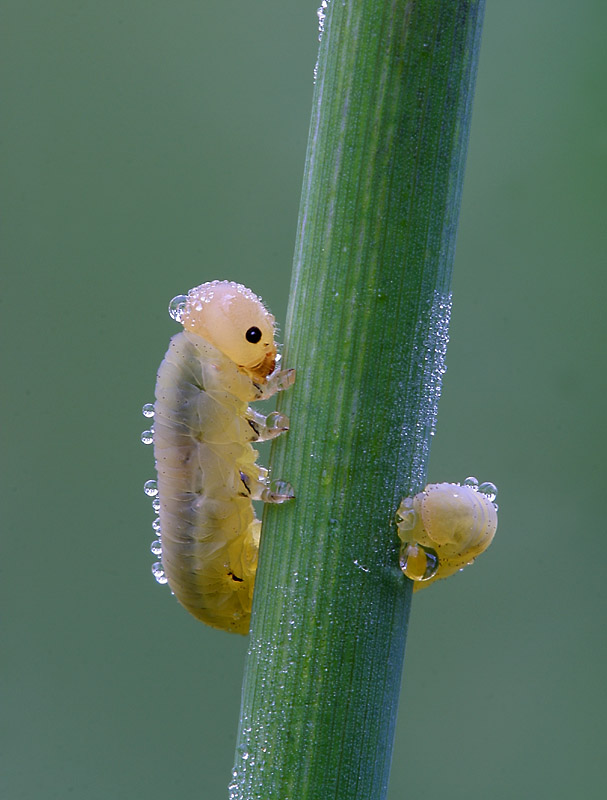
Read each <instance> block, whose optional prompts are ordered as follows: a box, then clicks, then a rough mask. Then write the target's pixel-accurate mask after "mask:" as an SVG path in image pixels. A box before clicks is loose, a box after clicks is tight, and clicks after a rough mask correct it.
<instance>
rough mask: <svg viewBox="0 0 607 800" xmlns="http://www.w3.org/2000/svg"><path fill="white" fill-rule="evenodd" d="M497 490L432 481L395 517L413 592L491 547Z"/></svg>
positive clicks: (403, 565)
mask: <svg viewBox="0 0 607 800" xmlns="http://www.w3.org/2000/svg"><path fill="white" fill-rule="evenodd" d="M496 495H497V489H496V488H495V486H494V485H493V484H492V483H482V484H481V485H480V486H479V485H478V481H477V480H476V478H466V480H465V481H464V483H463V484H462V485H460V484H459V483H430V484H428V486H426V488H425V489H424V490H423V491H422V492H419V493H418V494H416V495H415V496H414V497H406V498H405V499H404V500H403V501H402V503H401V504H400V506H399V509H398V511H397V518H396V520H397V521H396V527H397V529H398V536H399V538H400V540H401V541H402V545H401V549H400V567H401V569H402V571H403V572H404V573H405V575H406V576H407V577H408V578H411V580H413V581H415V585H414V587H413V588H414V590H417V589H421V588H423V587H424V586H428V585H429V584H430V583H433V582H434V581H437V580H439V579H440V578H448V577H449V575H453V573H454V572H458V571H459V570H461V569H463V568H464V567H465V566H466V565H468V564H471V563H472V562H473V561H474V559H475V558H476V557H477V556H478V555H480V554H481V553H482V552H483V551H484V550H486V549H487V548H488V547H489V545H490V544H491V542H492V540H493V537H494V535H495V531H496V529H497V506H496V505H495V503H494V500H495V497H496Z"/></svg>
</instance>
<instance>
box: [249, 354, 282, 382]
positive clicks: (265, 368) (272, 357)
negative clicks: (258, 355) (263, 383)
mask: <svg viewBox="0 0 607 800" xmlns="http://www.w3.org/2000/svg"><path fill="white" fill-rule="evenodd" d="M275 366H276V348H274V349H273V350H272V351H270V352H269V353H266V356H265V358H264V359H263V360H262V361H261V362H260V363H259V364H257V365H256V366H254V367H242V369H244V370H246V371H247V372H248V373H249V374H250V375H251V376H252V377H253V378H257V379H258V380H265V379H266V378H267V377H268V375H270V374H271V373H272V372H274V367H275Z"/></svg>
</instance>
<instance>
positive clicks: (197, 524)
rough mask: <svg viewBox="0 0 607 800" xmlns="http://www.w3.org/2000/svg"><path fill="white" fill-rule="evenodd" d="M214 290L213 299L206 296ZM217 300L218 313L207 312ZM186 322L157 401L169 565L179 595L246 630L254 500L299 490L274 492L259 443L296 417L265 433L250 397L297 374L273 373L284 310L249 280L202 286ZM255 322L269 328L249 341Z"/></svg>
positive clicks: (205, 615)
mask: <svg viewBox="0 0 607 800" xmlns="http://www.w3.org/2000/svg"><path fill="white" fill-rule="evenodd" d="M205 290H206V295H207V296H208V295H209V294H210V295H211V299H210V300H208V299H207V300H204V301H203V300H201V299H200V298H201V296H203V295H204V294H205ZM213 298H214V299H213ZM198 306H201V308H200V309H198ZM209 309H210V310H211V311H212V314H211V315H210V316H211V319H210V322H209V321H208V320H205V319H204V312H206V311H208V310H209ZM181 321H182V322H183V324H184V327H185V331H184V332H183V333H179V334H177V335H176V336H174V337H173V338H172V339H171V344H170V347H169V349H168V352H167V354H166V356H165V358H164V360H163V362H162V364H161V365H160V369H159V371H158V377H157V382H156V402H155V405H154V412H155V413H154V417H155V419H154V455H155V458H156V469H157V472H158V499H159V501H160V503H159V510H158V514H159V519H160V540H161V545H162V566H163V569H164V574H165V576H166V578H167V580H168V583H169V586H170V587H171V589H172V591H173V592H174V594H175V596H176V597H177V599H178V600H179V602H180V603H181V604H182V605H183V606H184V607H185V608H186V609H187V610H188V611H190V612H191V613H192V614H193V615H194V616H195V617H197V618H198V619H200V620H202V621H203V622H206V623H207V624H208V625H212V626H214V627H217V628H222V629H224V630H228V631H233V632H236V633H243V634H246V633H247V632H248V630H249V618H250V614H251V602H252V598H253V588H254V581H255V571H256V568H257V552H258V547H259V531H260V524H261V523H260V522H259V520H258V519H256V517H255V513H254V510H253V504H252V502H251V499H252V498H254V499H262V500H266V501H268V502H283V501H284V500H287V499H290V497H292V496H293V495H292V492H290V491H289V489H290V487H288V488H287V490H286V491H283V493H282V494H276V493H272V492H271V491H270V486H269V483H268V480H267V471H266V470H265V469H263V468H262V467H259V466H258V465H257V464H256V463H255V461H256V458H257V455H258V453H257V451H256V450H254V449H253V447H252V445H251V442H253V441H256V440H258V439H262V438H272V437H273V436H275V435H277V434H278V433H280V432H282V430H285V429H286V422H288V421H286V418H284V417H283V418H282V420H284V421H285V424H284V425H283V426H282V427H281V428H280V429H278V428H275V429H272V430H269V429H267V428H264V430H265V435H263V434H262V433H260V424H261V425H262V427H263V423H260V420H263V421H265V418H263V417H261V415H256V413H255V412H253V411H251V410H250V409H249V408H248V403H249V402H251V401H253V400H256V399H260V398H261V397H268V396H270V395H271V394H273V393H274V392H275V391H278V390H280V389H283V388H287V386H288V385H290V383H292V382H293V379H294V373H293V371H292V370H291V371H286V372H282V373H274V376H272V378H271V379H270V381H268V380H267V375H268V369H269V371H270V372H271V371H272V369H273V367H274V361H275V358H276V346H275V344H274V336H273V323H274V318H273V317H272V316H271V315H270V314H269V312H267V311H266V309H265V308H264V307H263V305H262V304H261V301H260V300H259V299H258V298H257V297H256V296H255V295H253V293H252V292H250V290H248V289H245V287H242V286H240V285H239V284H233V283H230V282H227V281H222V282H218V281H215V282H213V283H211V284H203V285H202V286H201V287H197V288H196V289H193V290H192V291H191V292H190V294H189V295H188V304H186V306H185V309H184V313H183V314H182V316H181ZM207 325H210V327H211V328H212V329H213V330H214V331H215V336H213V335H212V334H210V333H208V329H207ZM252 327H253V328H257V329H259V330H260V333H261V337H260V338H259V340H258V341H254V342H249V341H247V339H246V335H247V331H250V330H251V328H252ZM194 331H196V332H194ZM218 332H219V333H218ZM200 333H205V335H208V337H209V338H210V339H215V341H217V339H218V337H219V334H220V335H221V340H222V342H223V344H224V347H223V349H219V348H218V347H217V346H216V344H215V342H213V343H211V342H209V341H208V340H207V339H205V338H203V337H202V336H201V335H199V334H200ZM251 338H253V339H257V333H256V332H255V333H254V334H253V335H252V336H251ZM226 351H227V352H226ZM230 356H233V357H235V358H237V359H238V362H240V363H237V362H236V361H235V360H234V358H232V357H230ZM268 419H269V418H268ZM285 486H288V485H285Z"/></svg>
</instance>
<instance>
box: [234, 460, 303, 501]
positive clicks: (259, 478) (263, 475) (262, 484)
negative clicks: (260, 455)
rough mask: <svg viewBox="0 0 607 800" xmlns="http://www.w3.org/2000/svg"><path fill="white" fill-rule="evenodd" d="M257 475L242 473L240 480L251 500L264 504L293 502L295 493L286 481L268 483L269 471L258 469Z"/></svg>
mask: <svg viewBox="0 0 607 800" xmlns="http://www.w3.org/2000/svg"><path fill="white" fill-rule="evenodd" d="M255 466H257V465H255ZM258 470H259V472H258V474H257V475H247V474H246V473H244V472H241V473H240V480H241V481H242V482H243V484H244V487H245V489H246V491H247V493H248V495H249V496H250V498H251V500H262V501H263V502H264V503H286V502H287V500H293V499H294V497H295V492H294V491H293V487H292V486H291V484H290V483H287V482H286V481H268V470H267V469H264V468H263V467H258Z"/></svg>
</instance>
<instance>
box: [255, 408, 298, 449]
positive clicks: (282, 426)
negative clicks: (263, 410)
mask: <svg viewBox="0 0 607 800" xmlns="http://www.w3.org/2000/svg"><path fill="white" fill-rule="evenodd" d="M247 421H248V423H249V425H250V426H251V428H252V429H253V431H254V433H255V439H254V440H253V441H257V442H266V441H268V440H269V439H275V438H276V437H277V436H280V434H281V433H284V432H285V431H288V430H289V418H288V417H287V416H286V415H285V414H281V413H280V412H278V411H272V413H271V414H268V415H267V417H266V416H265V415H264V414H260V413H259V412H258V411H255V410H254V409H252V408H249V409H247Z"/></svg>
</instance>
